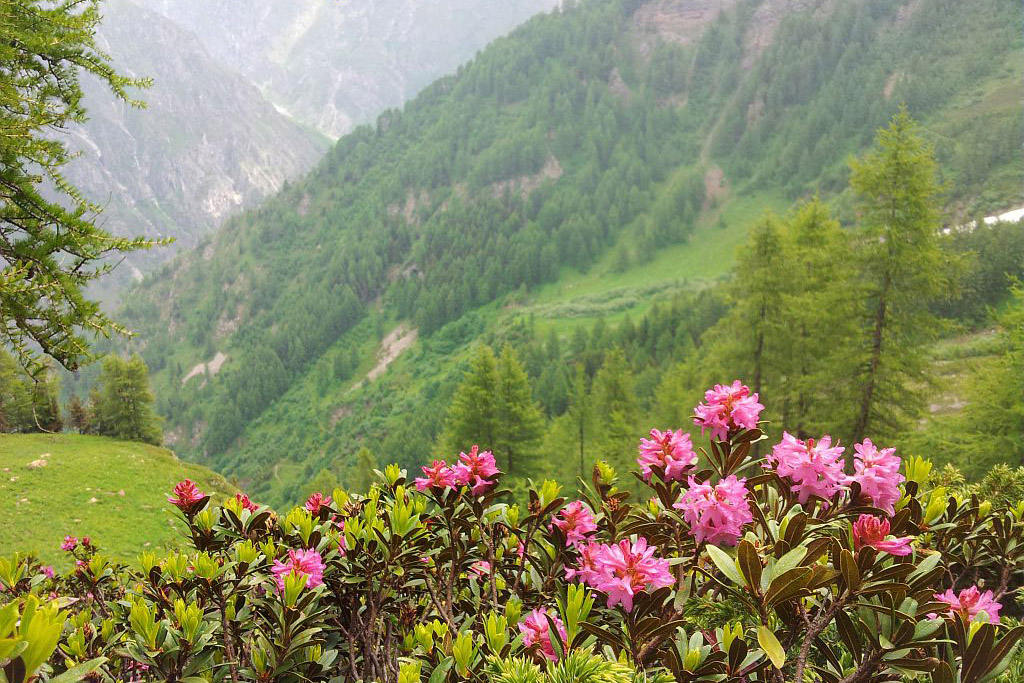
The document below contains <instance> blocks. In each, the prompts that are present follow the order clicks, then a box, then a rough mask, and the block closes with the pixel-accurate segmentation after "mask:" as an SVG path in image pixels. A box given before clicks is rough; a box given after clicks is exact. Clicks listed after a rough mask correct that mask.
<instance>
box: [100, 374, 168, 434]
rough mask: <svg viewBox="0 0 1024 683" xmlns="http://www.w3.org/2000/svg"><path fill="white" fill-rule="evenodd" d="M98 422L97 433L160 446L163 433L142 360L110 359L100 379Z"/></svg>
mask: <svg viewBox="0 0 1024 683" xmlns="http://www.w3.org/2000/svg"><path fill="white" fill-rule="evenodd" d="M94 419H95V422H96V430H97V433H99V434H101V435H103V436H112V437H115V438H118V439H127V440H129V441H142V442H145V443H151V444H154V445H160V443H161V442H162V441H163V434H162V433H161V431H160V420H159V418H158V417H157V416H156V413H154V412H153V393H152V392H151V391H150V389H149V371H148V370H147V369H146V364H145V363H144V362H143V361H142V358H140V357H139V356H137V355H135V356H132V357H131V358H129V359H124V358H121V357H120V356H115V355H111V356H107V357H106V358H105V359H104V360H103V369H102V371H101V372H100V377H99V389H98V392H97V395H96V401H95V409H94Z"/></svg>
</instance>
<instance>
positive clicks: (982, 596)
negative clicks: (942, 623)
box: [935, 586, 1003, 624]
mask: <svg viewBox="0 0 1024 683" xmlns="http://www.w3.org/2000/svg"><path fill="white" fill-rule="evenodd" d="M935 599H936V600H938V601H939V602H944V603H946V604H947V605H949V615H950V616H954V615H956V614H959V615H961V616H962V617H963V618H964V619H965V620H967V621H971V620H972V619H974V617H976V616H978V613H979V612H984V613H985V614H987V615H988V620H989V622H990V623H993V624H998V623H999V610H1001V609H1002V608H1003V606H1002V605H1001V604H1000V603H998V602H996V600H995V597H994V596H993V595H992V591H985V592H984V593H982V592H981V591H980V590H978V587H977V586H971V587H970V588H965V589H964V590H962V591H960V594H959V595H957V594H956V593H954V592H953V589H952V588H950V589H949V590H947V591H946V592H945V593H936V594H935Z"/></svg>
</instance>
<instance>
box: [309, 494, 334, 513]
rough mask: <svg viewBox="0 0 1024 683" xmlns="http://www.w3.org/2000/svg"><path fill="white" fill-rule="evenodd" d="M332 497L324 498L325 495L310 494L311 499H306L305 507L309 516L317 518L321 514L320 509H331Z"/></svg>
mask: <svg viewBox="0 0 1024 683" xmlns="http://www.w3.org/2000/svg"><path fill="white" fill-rule="evenodd" d="M330 505H331V497H330V496H324V494H322V493H320V492H319V491H317V492H316V493H312V494H310V496H309V498H307V499H306V505H305V506H304V507H305V508H306V510H307V511H309V514H311V515H313V516H314V517H316V516H317V515H319V514H320V508H322V507H324V506H328V507H330Z"/></svg>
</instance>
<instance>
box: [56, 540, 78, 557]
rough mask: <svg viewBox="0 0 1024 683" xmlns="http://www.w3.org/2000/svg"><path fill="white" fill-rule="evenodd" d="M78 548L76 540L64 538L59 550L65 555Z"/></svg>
mask: <svg viewBox="0 0 1024 683" xmlns="http://www.w3.org/2000/svg"><path fill="white" fill-rule="evenodd" d="M77 547H78V539H77V538H75V537H74V536H65V537H64V542H63V543H61V544H60V549H61V550H63V551H64V552H66V553H69V552H71V551H72V550H74V549H75V548H77Z"/></svg>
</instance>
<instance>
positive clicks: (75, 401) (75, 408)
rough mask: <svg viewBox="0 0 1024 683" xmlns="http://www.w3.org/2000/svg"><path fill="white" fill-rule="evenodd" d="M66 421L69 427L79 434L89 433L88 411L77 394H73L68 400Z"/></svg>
mask: <svg viewBox="0 0 1024 683" xmlns="http://www.w3.org/2000/svg"><path fill="white" fill-rule="evenodd" d="M67 410H68V422H69V423H70V425H71V428H72V429H74V430H76V431H77V432H78V433H79V434H88V433H89V411H88V409H87V408H86V406H85V404H84V403H82V399H80V398H78V395H77V394H76V395H73V396H72V397H71V400H70V401H68V408H67Z"/></svg>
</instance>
